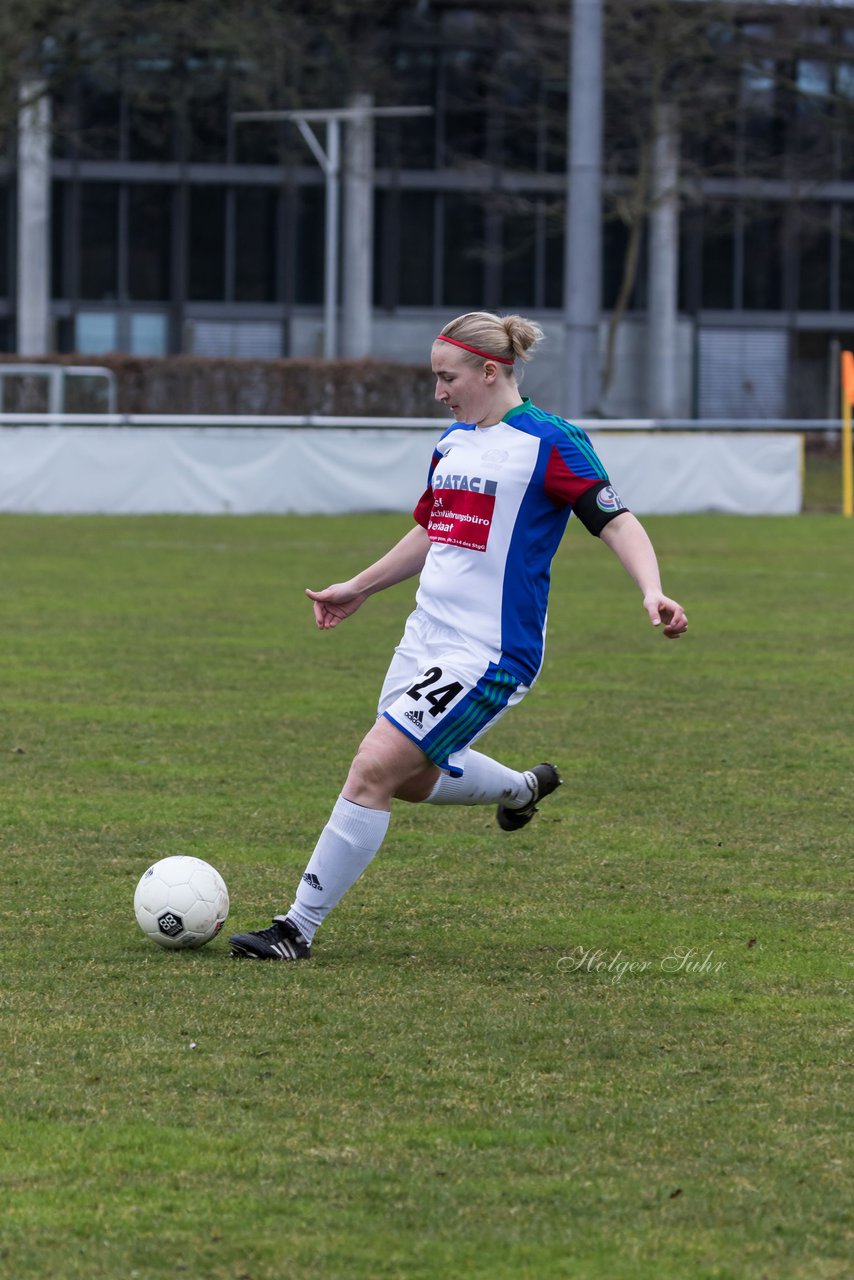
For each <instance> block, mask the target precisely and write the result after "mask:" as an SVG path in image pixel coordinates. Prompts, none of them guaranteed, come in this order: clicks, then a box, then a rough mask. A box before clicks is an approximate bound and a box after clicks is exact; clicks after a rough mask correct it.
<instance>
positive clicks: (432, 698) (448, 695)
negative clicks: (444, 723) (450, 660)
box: [406, 667, 463, 716]
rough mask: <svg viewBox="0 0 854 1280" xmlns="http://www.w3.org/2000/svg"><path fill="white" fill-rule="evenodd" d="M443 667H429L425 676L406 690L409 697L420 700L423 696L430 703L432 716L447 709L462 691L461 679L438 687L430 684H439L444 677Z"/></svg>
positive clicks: (438, 714)
mask: <svg viewBox="0 0 854 1280" xmlns="http://www.w3.org/2000/svg"><path fill="white" fill-rule="evenodd" d="M442 674H443V673H442V668H441V667H429V668H428V670H427V671H425V672H424V674H423V676H422V677H421V678H420V679H419V680H418V681H416V683H415V684H414V685H413V686H412V687H411V688H410V689H407V690H406V694H407V697H409V698H412V699H414V701H415V702H420V701H421V699H422V698H424V699H425V701H426V702H428V703H429V705H430V714H431V715H432V716H440V715H441V714H442V712H443V711H446V710H447V709H448V707H449V706H450V704H451V703H452V702H453V700H454V698H455V697H456V696H457V694H458V693H461V692H462V689H463V686H462V685H461V684H460V682H459V680H453V681H452V682H451V683H450V684H444V685H442V686H441V687H440V688H438V689H434V688H431V687H430V686H432V685H435V684H438V682H439V681H440V680H441V679H442Z"/></svg>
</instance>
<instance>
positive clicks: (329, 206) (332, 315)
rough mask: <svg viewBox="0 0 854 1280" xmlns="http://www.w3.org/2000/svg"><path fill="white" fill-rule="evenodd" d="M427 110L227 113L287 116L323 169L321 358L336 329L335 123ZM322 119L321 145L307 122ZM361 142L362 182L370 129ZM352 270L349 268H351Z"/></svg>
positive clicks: (329, 355) (369, 178) (239, 117)
mask: <svg viewBox="0 0 854 1280" xmlns="http://www.w3.org/2000/svg"><path fill="white" fill-rule="evenodd" d="M432 114H433V108H432V107H370V106H368V105H366V104H365V103H359V104H357V105H355V106H351V107H343V108H336V109H332V110H328V111H327V110H316V109H309V110H306V111H236V112H235V113H234V115H233V116H232V120H233V122H234V123H235V124H241V123H242V122H243V121H250V120H292V121H293V123H294V124H295V125H296V126H297V128H298V129H299V131H300V133H301V134H302V137H303V138H304V140H305V142H306V145H307V146H308V148H309V150H310V151H311V154H312V155H313V156H314V158H315V160H316V161H317V163H318V164H319V165H320V167H321V169H322V170H323V174H324V177H325V179H326V244H325V253H324V262H325V280H324V286H323V317H324V318H323V354H324V357H325V358H326V359H327V360H332V359H334V358H335V355H336V354H337V350H338V343H337V341H336V333H337V327H338V326H337V324H336V320H337V312H338V264H339V258H340V213H339V203H340V195H339V178H340V175H341V125H342V123H348V122H350V123H355V124H356V125H357V126H362V127H364V128H365V129H368V130H369V129H370V124H371V121H372V120H374V119H377V118H397V117H401V118H406V117H412V116H429V115H432ZM315 122H316V123H318V124H325V125H326V151H324V150H323V147H322V146H321V145H320V143H319V142H318V140H317V137H316V136H315V134H314V132H313V130H312V128H311V124H312V123H315ZM367 139H368V140H367V145H368V146H369V147H370V159H371V171H370V173H369V174H366V176H365V179H364V183H363V185H365V184H370V185H371V188H372V184H373V151H372V147H373V139H372V135H371V134H368V135H367ZM364 216H365V218H366V219H367V220H368V221H369V223H370V221H371V220H372V218H373V206H372V204H370V207H366V211H365V213H364ZM372 234H373V228H372V226H371V225H366V227H365V235H366V236H367V237H370V236H371V235H372ZM365 244H367V246H368V252H366V251H365ZM370 245H371V241H370V238H368V239H367V240H366V241H364V242H363V244H362V247H361V249H360V250H359V252H360V253H363V254H365V256H366V258H367V259H368V261H367V262H362V263H360V264H359V269H360V271H361V274H362V277H363V279H364V280H365V281H367V284H366V285H365V286H364V288H367V290H368V295H367V296H368V314H370V292H369V290H370V280H371V275H372V272H371V270H370V262H369V257H370V254H369V249H370ZM354 270H355V268H354Z"/></svg>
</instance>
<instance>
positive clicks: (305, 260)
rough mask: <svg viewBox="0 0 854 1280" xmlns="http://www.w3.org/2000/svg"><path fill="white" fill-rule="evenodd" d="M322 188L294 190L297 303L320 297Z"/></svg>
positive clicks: (321, 297) (322, 251)
mask: <svg viewBox="0 0 854 1280" xmlns="http://www.w3.org/2000/svg"><path fill="white" fill-rule="evenodd" d="M325 221H326V219H325V217H324V191H323V188H322V187H319V186H317V187H303V188H302V189H301V190H299V191H298V192H297V247H296V282H295V283H296V288H295V295H296V296H295V301H296V302H297V303H306V304H316V303H318V302H321V301H322V300H323V277H324V248H325V240H324V224H325Z"/></svg>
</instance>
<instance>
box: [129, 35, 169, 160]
mask: <svg viewBox="0 0 854 1280" xmlns="http://www.w3.org/2000/svg"><path fill="white" fill-rule="evenodd" d="M178 87H179V81H178V78H177V77H176V76H175V75H174V74H173V71H172V67H171V64H170V63H169V62H168V61H166V60H161V59H157V60H153V59H152V60H150V61H147V62H140V63H138V64H137V65H136V66H135V67H134V69H133V72H132V75H131V76H130V78H129V80H128V83H127V90H126V101H127V151H128V159H130V160H150V161H157V160H160V161H168V160H174V159H176V157H177V140H178V137H179V129H178V127H177V125H178V119H177V110H176V104H177V101H178Z"/></svg>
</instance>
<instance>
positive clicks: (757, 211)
mask: <svg viewBox="0 0 854 1280" xmlns="http://www.w3.org/2000/svg"><path fill="white" fill-rule="evenodd" d="M744 264H745V265H744V283H743V299H742V305H743V306H744V308H745V310H755V311H777V310H779V309H780V307H782V305H783V215H782V212H781V211H780V209H778V208H774V207H769V206H763V205H755V206H747V207H746V208H745V211H744Z"/></svg>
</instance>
